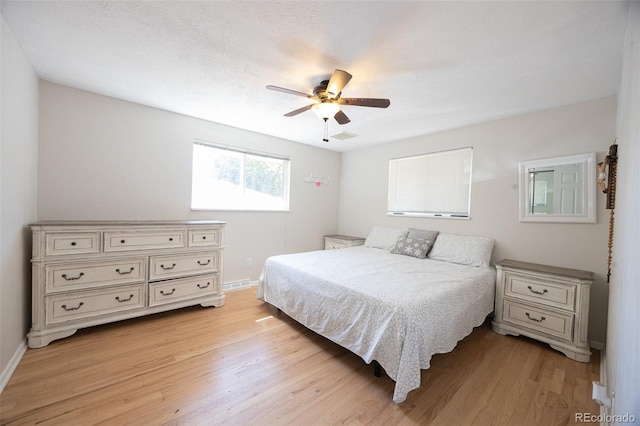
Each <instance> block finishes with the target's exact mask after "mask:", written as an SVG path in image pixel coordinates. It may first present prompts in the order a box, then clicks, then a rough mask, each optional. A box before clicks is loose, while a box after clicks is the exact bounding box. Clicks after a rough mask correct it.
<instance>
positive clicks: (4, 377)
mask: <svg viewBox="0 0 640 426" xmlns="http://www.w3.org/2000/svg"><path fill="white" fill-rule="evenodd" d="M26 351H27V339H24V340H23V341H22V342H21V343H20V345H18V348H17V349H16V351H15V352H14V353H13V356H12V357H11V359H10V360H9V363H8V364H7V366H6V367H5V368H4V370H2V374H0V394H1V393H2V391H3V390H4V387H5V386H7V383H9V379H10V378H11V376H12V375H13V372H14V371H15V370H16V368H17V367H18V364H19V363H20V360H21V359H22V357H23V356H24V353H25V352H26Z"/></svg>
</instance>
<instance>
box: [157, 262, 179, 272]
mask: <svg viewBox="0 0 640 426" xmlns="http://www.w3.org/2000/svg"><path fill="white" fill-rule="evenodd" d="M160 267H161V268H162V269H163V270H165V271H170V270H171V269H173V268H175V267H176V264H175V263H174V264H173V265H171V266H167V267H165V266H164V265H160Z"/></svg>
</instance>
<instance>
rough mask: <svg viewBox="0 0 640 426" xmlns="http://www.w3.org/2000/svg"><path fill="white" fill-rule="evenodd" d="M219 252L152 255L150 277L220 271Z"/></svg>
mask: <svg viewBox="0 0 640 426" xmlns="http://www.w3.org/2000/svg"><path fill="white" fill-rule="evenodd" d="M219 257H220V256H219V253H218V252H217V251H207V252H202V253H192V254H188V255H168V256H151V259H150V262H149V263H150V266H149V279H150V280H157V279H166V278H172V277H183V276H185V275H198V274H205V273H212V272H218V270H219V265H218V261H219Z"/></svg>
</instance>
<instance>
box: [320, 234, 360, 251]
mask: <svg viewBox="0 0 640 426" xmlns="http://www.w3.org/2000/svg"><path fill="white" fill-rule="evenodd" d="M361 245H364V238H360V237H350V236H348V235H340V234H334V235H325V236H324V249H325V250H335V249H343V248H347V247H355V246H361Z"/></svg>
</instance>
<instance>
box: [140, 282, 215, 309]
mask: <svg viewBox="0 0 640 426" xmlns="http://www.w3.org/2000/svg"><path fill="white" fill-rule="evenodd" d="M217 288H218V276H217V275H206V276H202V277H193V278H183V279H176V280H168V281H160V282H157V283H151V284H149V306H157V305H163V304H165V303H173V302H178V301H180V300H186V299H192V298H194V297H201V296H205V295H207V294H215V293H217Z"/></svg>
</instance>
